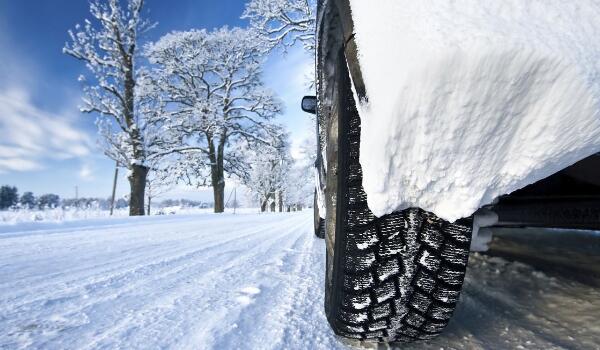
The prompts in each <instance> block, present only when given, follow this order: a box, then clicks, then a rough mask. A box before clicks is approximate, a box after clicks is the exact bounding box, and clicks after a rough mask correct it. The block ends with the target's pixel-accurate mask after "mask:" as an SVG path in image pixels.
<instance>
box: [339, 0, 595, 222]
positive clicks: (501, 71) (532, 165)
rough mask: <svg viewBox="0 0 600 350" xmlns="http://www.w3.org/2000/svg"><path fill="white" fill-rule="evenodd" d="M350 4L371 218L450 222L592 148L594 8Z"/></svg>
mask: <svg viewBox="0 0 600 350" xmlns="http://www.w3.org/2000/svg"><path fill="white" fill-rule="evenodd" d="M350 3H351V7H352V12H353V18H354V25H355V34H356V40H357V44H358V49H359V62H360V65H361V68H362V73H363V79H364V82H365V84H366V89H367V100H368V101H361V102H360V103H359V113H360V115H361V121H362V135H361V137H362V138H361V155H360V156H361V159H360V161H361V164H362V167H363V172H364V180H363V181H364V183H363V184H364V188H365V191H366V193H367V198H368V203H369V207H370V208H371V210H372V211H373V212H374V213H375V214H376V215H378V216H381V215H383V214H386V213H390V212H393V211H395V210H399V209H404V208H407V207H413V206H416V207H421V208H423V209H426V210H429V211H432V212H434V213H436V214H437V215H438V216H440V217H442V218H444V219H447V220H451V221H454V220H456V219H458V218H461V217H466V216H469V215H470V214H472V213H473V212H474V211H475V210H477V209H478V208H480V207H481V206H483V205H485V204H489V203H490V202H492V201H493V200H494V199H495V198H496V197H497V196H499V195H502V194H507V193H510V192H512V191H515V190H517V189H519V188H522V187H524V186H526V185H528V184H530V183H533V182H536V181H538V180H540V179H542V178H545V177H547V176H549V175H551V174H553V173H555V172H557V171H559V170H561V169H563V168H565V167H567V166H569V165H571V164H573V163H575V162H576V161H578V160H581V159H583V158H585V157H587V156H589V155H591V154H593V153H595V152H598V151H600V114H599V110H600V40H599V39H598V38H600V20H598V19H599V18H600V2H598V1H594V0H578V1H562V0H505V1H480V0H467V1H435V2H432V1H413V0H379V1H377V4H376V6H374V4H373V2H372V1H364V0H351V1H350Z"/></svg>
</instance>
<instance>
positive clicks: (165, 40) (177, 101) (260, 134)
mask: <svg viewBox="0 0 600 350" xmlns="http://www.w3.org/2000/svg"><path fill="white" fill-rule="evenodd" d="M123 2H126V5H125V6H122V4H121V2H120V1H119V0H106V1H101V0H92V1H91V2H90V14H91V20H85V22H84V24H83V25H76V26H75V29H74V30H71V31H69V36H70V41H69V42H67V43H66V44H65V46H64V48H63V52H64V53H65V54H67V55H69V56H72V57H74V58H76V59H78V60H81V61H82V62H84V63H85V66H86V67H87V69H88V71H89V73H91V74H90V75H89V76H83V75H82V76H80V78H79V81H80V82H81V83H82V86H83V91H84V99H83V102H84V103H83V107H82V112H86V113H95V114H97V115H98V116H99V117H98V119H97V126H98V129H99V134H100V135H101V145H102V147H103V150H104V153H105V154H106V155H107V156H108V157H110V158H111V159H113V160H115V161H116V162H117V164H118V165H119V166H121V167H126V168H127V169H128V179H129V183H130V215H144V200H145V191H146V186H147V180H148V175H149V173H151V172H153V176H151V178H152V179H154V180H156V181H157V182H162V183H173V182H184V183H187V184H190V185H197V186H212V188H213V192H214V203H215V212H222V211H223V210H224V206H225V203H224V195H225V193H224V189H225V175H226V174H228V175H230V176H236V177H238V178H239V179H241V180H242V181H245V182H246V183H247V184H249V185H252V184H253V182H252V181H250V180H249V179H251V178H252V176H251V174H252V173H256V172H257V171H255V169H253V167H252V165H253V164H251V163H249V160H250V159H248V157H247V153H246V152H243V150H244V149H259V148H260V149H265V150H266V151H265V152H266V154H271V153H277V152H281V149H282V148H281V145H282V144H283V143H285V142H286V141H284V139H285V138H286V133H285V132H284V130H283V129H282V127H281V126H279V125H277V124H276V123H274V121H273V119H274V117H275V116H276V115H278V114H279V113H281V111H282V105H281V102H280V101H279V100H278V99H277V97H276V96H275V95H274V94H273V92H271V91H270V90H269V89H267V88H266V87H265V85H264V83H263V81H262V64H263V62H264V59H265V57H266V54H267V53H269V52H270V51H271V50H272V49H273V48H275V47H277V46H278V45H284V46H286V45H291V44H292V43H293V42H295V41H296V40H301V41H302V42H304V43H305V47H307V49H309V50H312V48H314V38H313V39H311V35H312V34H311V28H312V27H313V26H314V20H312V12H310V11H312V10H311V7H314V4H312V3H309V2H307V1H298V0H285V1H281V0H258V1H256V0H253V1H250V2H249V3H248V4H247V9H246V12H245V13H244V15H243V16H244V17H247V18H250V22H251V26H250V28H245V29H242V28H227V27H224V28H221V29H217V30H214V31H206V30H190V31H184V32H172V33H170V34H167V35H165V36H164V37H162V38H161V39H160V40H158V41H157V42H155V43H148V44H146V45H142V44H141V42H140V41H141V40H140V38H141V37H142V36H143V35H144V34H145V33H146V32H147V31H149V30H151V29H152V28H153V27H154V23H152V22H150V21H148V20H147V19H145V18H144V16H143V8H144V0H127V1H123ZM290 5H293V6H291V7H290ZM277 8H279V9H282V10H285V11H288V10H290V11H291V12H289V13H286V12H285V11H283V12H282V13H281V15H279V16H277V17H273V16H272V10H273V9H277ZM307 16H308V18H309V19H308V22H306V21H307V19H306V18H304V17H307ZM303 18H304V19H303ZM282 20H283V21H286V23H283V26H282V27H279V28H278V29H279V30H278V31H274V30H273V25H276V24H277V23H278V22H280V21H282ZM311 40H312V43H311ZM240 145H243V147H241V146H240ZM278 164H280V165H281V166H285V164H284V163H282V162H280V163H278ZM257 166H258V165H257ZM260 166H261V167H262V166H263V163H260ZM154 187H157V186H154Z"/></svg>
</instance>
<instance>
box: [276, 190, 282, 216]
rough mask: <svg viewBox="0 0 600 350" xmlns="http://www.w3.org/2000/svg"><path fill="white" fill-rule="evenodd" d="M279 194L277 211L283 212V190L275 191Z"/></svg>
mask: <svg viewBox="0 0 600 350" xmlns="http://www.w3.org/2000/svg"><path fill="white" fill-rule="evenodd" d="M277 193H278V194H279V196H278V197H279V198H278V202H279V203H278V207H279V212H280V213H283V192H282V191H278V192H277Z"/></svg>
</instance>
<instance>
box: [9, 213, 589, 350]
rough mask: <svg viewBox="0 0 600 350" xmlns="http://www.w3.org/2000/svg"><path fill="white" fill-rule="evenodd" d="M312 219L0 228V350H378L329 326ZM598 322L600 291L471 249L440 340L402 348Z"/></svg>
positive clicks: (581, 331) (554, 341)
mask: <svg viewBox="0 0 600 350" xmlns="http://www.w3.org/2000/svg"><path fill="white" fill-rule="evenodd" d="M311 217H312V213H310V212H309V211H305V212H303V213H291V214H267V215H259V214H247V215H235V216H234V215H231V214H225V215H194V216H191V215H188V216H185V215H173V216H157V217H146V218H128V219H125V218H120V219H116V220H109V219H104V220H99V219H94V220H80V221H71V222H66V223H63V224H60V223H44V222H38V223H29V224H27V223H22V224H18V225H5V226H3V227H0V251H1V252H2V254H0V349H302V350H304V349H364V348H370V349H375V348H377V347H376V346H374V345H373V344H358V343H352V342H348V341H343V340H340V339H338V338H336V337H335V336H334V334H333V333H332V332H331V330H330V329H329V327H328V326H327V321H326V319H325V315H324V312H323V295H324V281H323V278H324V276H325V271H324V268H325V244H324V241H323V240H319V239H316V238H314V234H313V233H312V220H311ZM598 315H600V290H599V289H597V288H594V287H592V286H588V285H584V284H581V283H577V282H574V281H571V280H565V279H562V278H557V277H550V276H547V275H546V274H543V273H541V272H539V271H537V270H535V269H533V268H531V267H529V266H527V265H523V264H520V263H509V262H507V261H505V260H502V259H498V258H490V257H486V256H479V255H474V256H472V257H471V261H470V266H469V270H468V273H467V277H466V280H465V288H464V292H463V296H462V297H461V302H460V303H459V306H458V309H457V311H456V313H455V316H454V318H453V320H452V321H451V323H450V325H449V327H448V329H447V330H446V332H445V333H444V334H443V335H442V336H440V337H438V338H436V339H435V340H433V341H431V342H428V343H419V344H415V345H410V346H407V345H403V346H402V348H403V349H407V348H412V347H413V346H414V348H418V349H422V348H431V349H439V348H444V349H491V348H493V349H517V348H526V349H555V348H589V349H591V348H598V347H599V346H600V327H599V324H600V323H599V322H598V317H599V316H598ZM392 348H395V347H394V346H392Z"/></svg>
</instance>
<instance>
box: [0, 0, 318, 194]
mask: <svg viewBox="0 0 600 350" xmlns="http://www.w3.org/2000/svg"><path fill="white" fill-rule="evenodd" d="M244 3H245V1H244V0H173V1H164V0H147V1H146V10H147V11H148V13H147V16H149V18H150V19H152V20H153V21H157V22H158V26H157V27H156V28H155V29H154V30H152V31H151V32H150V33H148V34H147V36H146V37H145V38H143V40H144V41H153V40H156V39H158V38H159V37H160V36H162V35H164V34H166V33H167V32H170V31H172V30H187V29H192V28H208V29H213V28H216V27H220V26H223V25H229V26H245V25H247V23H246V21H244V20H241V19H240V18H239V17H240V15H241V13H242V12H243V9H244ZM88 17H89V14H88V2H87V1H84V0H53V1H42V0H39V1H33V0H23V1H9V0H0V185H1V184H10V185H14V186H17V187H18V188H19V190H20V192H21V193H22V192H24V191H33V192H34V193H36V194H42V193H49V192H52V193H57V194H59V195H60V196H61V197H73V196H74V194H75V186H77V187H78V188H79V195H80V196H89V197H92V196H93V197H108V196H109V194H110V189H111V182H112V176H113V174H114V164H113V162H112V161H111V160H109V159H107V158H106V157H105V156H104V155H103V154H102V152H101V151H100V150H99V149H98V147H97V146H96V140H97V135H96V129H95V125H94V121H95V118H96V117H95V116H93V115H83V114H81V113H79V112H78V106H79V105H80V98H81V90H80V86H79V84H78V82H77V80H76V79H77V77H78V76H79V74H81V73H84V74H85V73H87V72H86V70H85V67H84V66H83V65H82V64H81V63H80V62H77V61H76V60H74V59H72V58H70V57H68V56H66V55H64V54H62V51H61V50H62V47H63V46H64V43H65V41H66V40H67V39H68V36H67V30H69V29H71V28H73V27H74V26H75V24H76V23H81V22H83V19H84V18H88ZM311 68H312V62H311V59H310V57H309V56H308V55H307V54H305V53H304V51H303V50H302V49H301V48H293V49H291V50H290V51H289V52H288V53H287V54H285V55H282V54H281V53H280V52H277V53H275V54H273V55H271V57H269V59H268V61H267V63H266V65H265V81H266V83H267V85H268V86H270V87H271V88H272V89H273V90H274V91H276V92H277V93H278V94H279V96H280V98H281V99H282V100H283V101H284V102H285V104H286V112H285V113H284V114H283V115H282V116H281V117H280V122H282V123H283V124H285V125H286V126H287V128H288V130H289V131H290V132H291V133H292V141H293V143H294V145H296V146H297V145H298V144H299V143H300V142H301V141H302V140H303V139H304V138H306V137H310V136H312V135H311V130H312V129H311V124H310V121H309V120H310V118H309V117H308V116H306V115H305V114H303V113H302V112H301V111H300V110H299V108H298V105H299V101H300V98H301V97H302V96H303V95H304V94H306V93H308V91H306V84H305V82H306V78H305V77H306V75H307V73H308V72H309V71H310V69H311ZM121 173H122V176H121V177H120V180H119V185H118V186H119V187H118V194H119V195H124V194H126V193H127V192H128V184H127V182H126V180H125V177H124V171H122V172H121ZM164 197H168V198H179V197H184V198H193V199H205V200H206V199H211V197H212V195H211V192H210V190H208V189H206V190H198V189H189V188H184V187H178V188H177V189H175V190H174V191H172V192H170V193H168V194H166V195H165V196H164Z"/></svg>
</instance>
